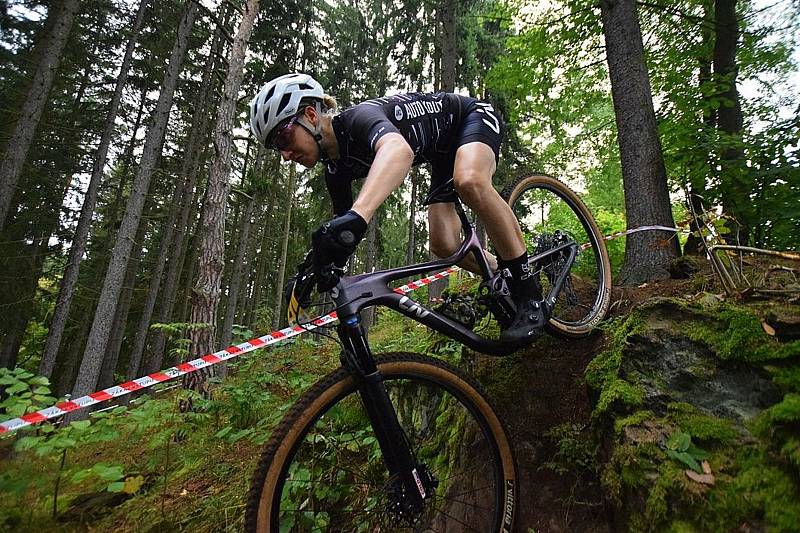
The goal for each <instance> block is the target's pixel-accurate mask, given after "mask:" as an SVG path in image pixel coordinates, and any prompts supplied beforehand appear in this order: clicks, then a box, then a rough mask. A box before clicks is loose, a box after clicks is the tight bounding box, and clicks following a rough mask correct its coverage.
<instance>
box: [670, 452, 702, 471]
mask: <svg viewBox="0 0 800 533" xmlns="http://www.w3.org/2000/svg"><path fill="white" fill-rule="evenodd" d="M667 455H668V456H669V457H671V458H673V459H677V460H678V461H680V462H682V463H683V464H685V465H686V466H688V467H689V468H691V469H692V470H694V471H695V472H697V473H698V474H702V473H703V469H702V468H701V467H700V463H698V462H697V461H696V460H695V458H694V457H692V456H691V455H689V454H688V453H686V452H676V451H675V450H667Z"/></svg>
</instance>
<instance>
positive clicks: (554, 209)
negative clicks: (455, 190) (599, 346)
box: [501, 174, 611, 337]
mask: <svg viewBox="0 0 800 533" xmlns="http://www.w3.org/2000/svg"><path fill="white" fill-rule="evenodd" d="M501 194H502V196H503V198H504V199H505V200H506V201H507V202H508V204H509V205H510V206H511V210H512V211H513V212H514V216H516V218H517V221H519V225H520V229H521V230H522V235H523V238H524V240H525V245H526V247H527V249H528V256H529V257H533V256H534V255H536V254H538V253H541V252H544V251H546V250H548V249H552V248H554V247H556V246H558V245H559V244H563V243H564V242H568V241H572V242H575V243H576V244H578V245H579V246H581V249H580V250H579V252H578V256H577V257H576V259H575V262H574V264H573V265H572V268H571V271H570V275H569V277H568V278H567V281H566V283H565V284H564V286H563V287H562V289H561V292H560V293H559V295H558V299H557V300H556V305H555V308H554V309H553V314H552V317H551V318H550V322H549V323H548V324H547V330H548V331H549V332H550V333H554V334H556V335H560V336H565V337H582V336H585V335H588V334H589V333H590V332H591V331H592V329H594V327H595V326H597V324H598V323H599V322H600V321H601V320H602V319H603V318H604V317H605V315H606V312H607V311H608V307H609V304H610V301H611V263H610V262H609V260H608V251H607V250H606V245H605V241H604V240H603V234H602V233H601V232H600V228H598V226H597V223H596V222H595V220H594V218H593V217H592V214H591V213H590V212H589V210H588V209H587V208H586V206H585V205H584V204H583V202H581V200H580V198H578V195H577V194H575V193H574V192H573V191H572V190H571V189H570V188H569V187H567V186H566V185H564V184H563V183H561V182H560V181H558V180H557V179H555V178H553V177H550V176H545V175H542V174H534V175H531V176H524V177H521V178H518V179H517V180H515V181H514V182H513V183H512V184H511V185H509V186H508V187H506V188H505V190H503V192H502V193H501ZM562 261H564V256H563V255H558V254H556V255H551V256H549V259H545V260H543V261H541V262H539V264H531V271H532V272H533V273H534V275H535V276H536V277H537V278H538V279H539V281H540V282H541V283H542V288H543V290H544V294H545V295H547V291H548V290H549V288H550V285H549V284H550V282H552V280H553V279H555V277H557V274H558V272H559V271H560V268H561V267H563V266H564V265H563V263H562Z"/></svg>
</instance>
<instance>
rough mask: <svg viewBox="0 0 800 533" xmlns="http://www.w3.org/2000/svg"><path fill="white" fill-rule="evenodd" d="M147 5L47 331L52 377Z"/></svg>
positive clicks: (45, 363)
mask: <svg viewBox="0 0 800 533" xmlns="http://www.w3.org/2000/svg"><path fill="white" fill-rule="evenodd" d="M146 6H147V0H142V1H141V3H140V4H139V10H138V11H137V13H136V17H135V19H134V22H133V28H132V29H131V33H130V37H129V38H128V44H127V46H126V48H125V55H124V57H123V60H122V66H121V67H120V73H119V76H118V77H117V83H116V87H115V89H114V96H113V98H112V99H111V107H110V109H109V111H108V115H107V118H106V127H105V130H104V131H103V135H102V137H101V138H100V145H99V147H98V148H97V153H96V154H95V158H94V164H93V167H92V176H91V178H90V180H89V186H88V188H87V190H86V196H85V197H84V199H83V206H82V207H81V214H80V218H79V219H78V225H77V227H76V228H75V235H74V237H73V239H72V246H71V247H70V251H69V259H68V260H67V265H66V268H65V269H64V276H63V278H62V280H61V286H60V287H59V291H58V299H57V300H56V306H55V310H54V312H53V319H52V321H51V323H50V328H49V329H48V331H47V340H46V341H45V346H44V352H43V354H42V360H41V362H40V363H39V374H41V375H43V376H47V377H50V375H51V374H52V372H53V368H54V367H55V364H56V357H57V355H58V349H59V346H60V345H61V337H62V335H63V334H64V328H65V327H66V324H67V318H68V317H69V310H70V306H71V305H72V297H73V295H74V294H75V286H76V284H77V282H78V274H79V271H80V264H81V261H82V259H83V256H84V254H85V253H86V243H87V241H88V239H89V230H90V228H91V224H92V215H93V214H94V209H95V206H96V205H97V194H98V189H99V187H100V181H101V180H102V177H103V172H104V170H105V166H106V159H107V156H108V147H109V145H110V144H111V136H112V135H113V133H114V125H115V121H116V118H117V113H118V111H119V104H120V100H121V99H122V90H123V89H124V88H125V84H126V82H127V80H128V71H129V70H130V66H131V62H132V59H133V49H134V48H135V46H136V40H137V39H138V36H139V31H140V30H141V27H142V21H143V20H144V13H145V11H146Z"/></svg>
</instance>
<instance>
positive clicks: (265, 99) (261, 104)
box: [250, 74, 325, 144]
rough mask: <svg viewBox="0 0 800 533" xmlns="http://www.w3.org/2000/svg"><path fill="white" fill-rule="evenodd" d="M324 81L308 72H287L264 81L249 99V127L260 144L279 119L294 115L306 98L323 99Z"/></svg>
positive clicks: (264, 140) (264, 141) (280, 120)
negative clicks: (251, 98)
mask: <svg viewBox="0 0 800 533" xmlns="http://www.w3.org/2000/svg"><path fill="white" fill-rule="evenodd" d="M324 94H325V92H324V91H323V89H322V85H320V84H319V82H317V81H316V80H315V79H314V78H312V77H311V76H309V75H308V74H285V75H283V76H281V77H279V78H275V79H274V80H272V81H270V82H269V83H267V84H266V85H264V86H263V87H262V88H261V90H260V91H259V92H258V94H257V95H256V97H255V98H253V100H252V101H251V102H250V129H251V130H252V131H253V135H255V136H256V138H257V139H258V140H259V142H260V143H261V144H266V140H267V137H268V136H269V134H270V133H271V132H272V130H273V129H275V126H277V125H278V124H279V123H280V122H282V121H283V120H286V119H287V118H289V117H291V116H293V115H295V114H296V113H297V112H298V111H299V108H300V103H301V101H303V100H304V99H308V98H311V99H315V100H318V101H321V100H322V99H323V96H324Z"/></svg>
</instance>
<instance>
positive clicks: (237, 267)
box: [220, 194, 257, 348]
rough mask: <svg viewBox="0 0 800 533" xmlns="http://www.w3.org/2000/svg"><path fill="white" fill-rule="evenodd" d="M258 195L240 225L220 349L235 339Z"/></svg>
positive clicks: (249, 203) (250, 202)
mask: <svg viewBox="0 0 800 533" xmlns="http://www.w3.org/2000/svg"><path fill="white" fill-rule="evenodd" d="M256 198H257V195H256V194H253V195H252V196H251V197H250V199H249V200H248V201H247V205H245V208H244V213H242V217H241V220H240V222H239V225H240V226H241V231H240V232H239V245H238V246H237V247H236V257H235V258H234V260H233V273H232V274H231V283H230V286H229V287H228V302H227V306H226V308H225V320H224V322H223V324H222V335H221V337H220V348H225V347H226V346H228V345H230V343H231V339H232V338H233V332H232V329H233V321H234V319H235V318H236V307H237V306H238V305H239V288H240V287H241V284H242V277H243V276H244V267H245V265H244V256H245V253H246V252H247V245H248V242H249V238H250V226H251V223H252V220H251V219H252V217H253V209H254V208H255V204H256Z"/></svg>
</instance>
